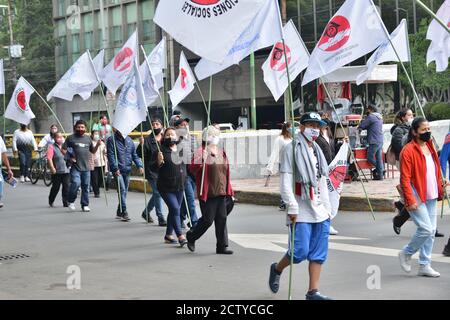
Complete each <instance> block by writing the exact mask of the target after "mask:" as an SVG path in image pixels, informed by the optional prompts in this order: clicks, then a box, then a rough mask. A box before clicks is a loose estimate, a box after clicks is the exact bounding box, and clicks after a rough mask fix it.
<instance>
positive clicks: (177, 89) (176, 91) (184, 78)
mask: <svg viewBox="0 0 450 320" xmlns="http://www.w3.org/2000/svg"><path fill="white" fill-rule="evenodd" d="M195 83H196V81H195V77H194V74H193V73H192V70H191V66H190V65H189V63H188V61H187V59H186V57H185V55H184V52H183V51H181V55H180V74H179V76H178V79H177V81H176V82H175V85H174V86H173V88H172V90H171V91H169V95H170V101H172V107H173V108H175V107H176V106H178V104H179V103H180V102H181V101H183V100H184V98H186V97H187V96H188V95H189V93H191V92H192V90H194V85H195Z"/></svg>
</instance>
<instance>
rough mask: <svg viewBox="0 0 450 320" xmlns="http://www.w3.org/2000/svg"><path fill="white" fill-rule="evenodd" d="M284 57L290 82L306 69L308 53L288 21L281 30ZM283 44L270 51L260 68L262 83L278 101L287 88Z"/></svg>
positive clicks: (278, 44)
mask: <svg viewBox="0 0 450 320" xmlns="http://www.w3.org/2000/svg"><path fill="white" fill-rule="evenodd" d="M283 32H284V41H285V44H286V55H287V60H288V66H289V76H290V79H291V82H292V81H294V80H295V78H297V76H298V75H299V74H300V73H301V72H302V71H303V70H305V69H306V68H307V67H308V61H309V52H308V50H306V47H305V44H304V43H303V40H302V38H301V37H300V35H299V33H298V31H297V29H296V28H295V25H294V23H293V22H292V20H290V21H289V22H288V23H287V24H286V25H285V26H284V28H283ZM283 49H284V47H283V42H282V41H280V42H278V43H277V44H275V46H274V47H273V49H272V52H271V53H270V55H269V58H268V59H267V60H266V62H265V63H264V64H263V66H262V70H263V72H264V82H265V83H266V85H267V87H268V88H269V90H270V92H272V95H273V97H274V99H275V101H278V100H279V99H280V97H281V96H282V95H283V94H284V92H285V91H286V89H287V88H288V86H289V83H288V79H287V68H286V62H285V57H284V50H283Z"/></svg>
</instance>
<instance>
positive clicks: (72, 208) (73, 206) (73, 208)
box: [69, 203, 77, 211]
mask: <svg viewBox="0 0 450 320" xmlns="http://www.w3.org/2000/svg"><path fill="white" fill-rule="evenodd" d="M69 210H70V211H75V210H77V208H75V203H69Z"/></svg>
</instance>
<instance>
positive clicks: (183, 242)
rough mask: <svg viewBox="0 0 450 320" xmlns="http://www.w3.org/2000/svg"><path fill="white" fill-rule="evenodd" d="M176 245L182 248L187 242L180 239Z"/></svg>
mask: <svg viewBox="0 0 450 320" xmlns="http://www.w3.org/2000/svg"><path fill="white" fill-rule="evenodd" d="M178 243H179V244H180V247H181V248H183V247H184V246H185V245H187V243H188V242H187V240H186V239H181V240H178Z"/></svg>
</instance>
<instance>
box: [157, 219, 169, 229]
mask: <svg viewBox="0 0 450 320" xmlns="http://www.w3.org/2000/svg"><path fill="white" fill-rule="evenodd" d="M158 225H159V226H160V227H167V221H166V220H159V223H158Z"/></svg>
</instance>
